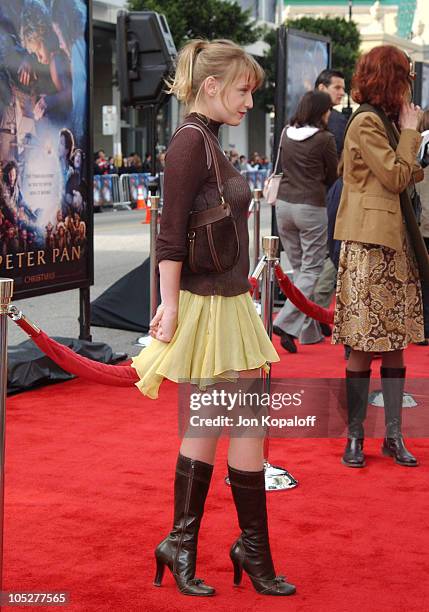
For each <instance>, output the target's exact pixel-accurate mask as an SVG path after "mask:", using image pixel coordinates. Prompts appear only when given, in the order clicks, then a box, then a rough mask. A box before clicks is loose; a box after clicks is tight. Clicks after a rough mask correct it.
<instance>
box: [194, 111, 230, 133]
mask: <svg viewBox="0 0 429 612" xmlns="http://www.w3.org/2000/svg"><path fill="white" fill-rule="evenodd" d="M188 117H189V118H192V119H198V121H201V122H202V123H204V125H205V126H206V127H208V128H209V130H210V131H211V132H212V133H213V134H214V135H215V136H216V138H217V137H218V136H219V128H220V126H221V125H222V124H221V123H219V122H218V121H215V120H214V119H210V117H206V116H205V115H202V114H201V113H189V115H188V116H187V118H188Z"/></svg>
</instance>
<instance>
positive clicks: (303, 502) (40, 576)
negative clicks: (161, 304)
mask: <svg viewBox="0 0 429 612" xmlns="http://www.w3.org/2000/svg"><path fill="white" fill-rule="evenodd" d="M280 350H281V349H280ZM281 354H282V362H281V364H280V365H277V366H275V371H274V375H275V376H276V377H280V376H295V377H297V376H319V377H320V376H332V377H333V376H338V377H340V376H342V375H343V370H344V364H345V362H344V360H343V353H342V348H341V347H331V346H330V345H329V343H325V345H316V346H311V347H310V346H307V347H299V352H298V354H296V355H288V354H285V353H284V351H282V350H281ZM407 361H408V366H409V371H410V373H411V372H412V373H413V375H419V376H423V375H425V374H426V371H427V365H428V363H429V350H428V349H427V348H422V347H412V348H410V349H409V351H408V355H407ZM376 369H378V366H377V368H376ZM176 395H177V388H176V386H175V385H173V384H172V383H169V382H167V383H165V385H164V386H163V389H162V394H161V398H160V400H159V401H157V402H154V401H151V400H147V399H145V398H143V397H142V396H141V395H140V394H139V393H138V392H137V390H134V389H124V388H117V389H116V388H111V387H109V388H108V387H104V386H100V385H91V384H89V383H86V382H82V381H79V380H74V381H71V382H68V383H62V384H60V385H55V386H50V387H45V388H43V389H41V390H39V391H34V392H30V393H25V394H22V395H18V396H16V397H13V398H11V399H10V400H9V401H8V406H7V409H8V422H7V473H6V478H7V480H6V500H5V503H6V517H5V570H4V574H5V578H4V586H3V589H4V590H11V591H12V590H13V591H35V592H40V591H67V592H69V593H70V597H71V602H70V604H69V605H68V606H65V607H64V608H54V609H65V610H72V611H74V610H76V611H77V610H79V611H85V612H92V611H99V610H100V611H104V610H106V611H108V610H109V611H110V610H111V611H121V612H122V611H152V610H153V611H155V610H159V611H164V610H173V611H174V610H180V611H188V610H189V611H191V610H192V611H194V610H198V611H200V610H205V609H207V610H213V611H216V612H217V611H224V610H225V611H229V610H235V609H239V610H244V611H247V610H248V611H249V612H250V610H258V611H265V610H267V611H268V610H269V611H270V612H271V611H273V610H285V609H289V610H294V611H306V612H307V611H308V612H319V611H322V610H323V611H325V610H328V611H329V612H337V611H338V612H340V611H341V612H361V611H362V610H365V612H368V611H369V612H381V611H384V610H392V611H394V612H400V611H401V612H402V611H405V610H406V611H408V610H413V611H414V610H416V611H423V610H429V586H428V580H427V575H428V572H429V556H428V552H427V551H428V548H429V534H428V523H429V495H428V493H427V485H428V477H429V444H428V441H427V440H423V439H421V440H415V439H414V440H412V441H411V442H410V449H411V450H412V451H415V453H416V455H418V457H419V459H420V461H421V464H422V465H421V467H419V468H417V469H407V468H403V467H400V466H397V465H395V464H393V462H392V460H390V459H387V458H383V457H381V455H380V453H379V447H380V440H368V442H367V445H366V449H367V456H368V467H367V468H365V469H362V470H351V469H347V468H344V467H343V466H342V465H341V464H340V456H341V453H342V449H343V441H342V440H316V439H312V440H311V439H310V440H273V441H272V442H271V446H270V459H271V461H272V463H274V464H281V465H284V466H285V467H287V468H288V469H289V470H290V471H291V473H292V474H293V475H295V476H296V477H297V478H298V480H299V481H300V484H299V486H298V487H297V488H296V489H294V490H292V491H288V492H282V493H271V494H269V496H268V498H269V511H270V530H271V538H272V548H273V555H274V558H275V562H276V567H277V571H278V572H279V573H285V574H286V576H287V577H288V578H289V580H290V581H291V582H294V583H295V584H296V585H297V587H298V592H297V594H296V595H295V596H292V597H289V598H286V599H282V598H280V599H277V598H268V597H263V596H260V595H257V594H256V593H255V592H254V591H253V589H252V587H251V585H250V582H249V581H248V580H247V578H244V579H243V584H242V586H241V587H239V588H234V587H233V586H232V567H231V564H230V561H229V556H228V547H229V545H230V544H231V542H232V540H233V538H234V537H235V536H236V534H237V523H236V518H235V514H234V508H233V504H232V501H231V496H230V491H229V490H228V489H227V488H226V487H225V486H224V484H223V477H224V475H225V462H226V441H225V440H222V441H221V443H220V448H219V453H218V457H217V461H216V468H215V474H214V478H213V483H212V489H211V491H210V494H209V498H208V502H207V506H206V507H207V512H206V515H205V517H204V520H203V524H202V529H201V536H200V554H199V566H198V576H202V577H203V578H205V580H206V582H207V583H209V584H213V585H214V586H215V587H217V591H218V594H217V596H216V597H214V598H212V599H196V598H191V597H184V596H181V595H179V594H178V593H177V591H176V588H175V585H174V584H173V580H172V578H171V576H170V575H169V574H168V573H167V572H166V577H165V579H164V585H163V586H162V587H161V588H156V587H153V586H152V580H153V576H154V572H155V567H154V560H153V549H154V547H155V545H156V544H157V543H158V541H159V540H160V539H161V538H162V537H163V536H164V534H166V532H167V531H168V530H169V528H170V525H171V519H172V504H171V500H172V485H173V471H174V464H175V460H176V453H177V449H178V446H179V440H178V438H177V433H176V431H177V426H176V418H177V414H176ZM14 609H16V610H28V609H29V608H25V607H15V608H14ZM31 609H34V610H49V609H51V608H48V607H34V608H31Z"/></svg>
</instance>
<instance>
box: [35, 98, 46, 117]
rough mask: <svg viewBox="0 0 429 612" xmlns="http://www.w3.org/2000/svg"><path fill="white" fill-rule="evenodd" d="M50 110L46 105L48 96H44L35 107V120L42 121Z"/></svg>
mask: <svg viewBox="0 0 429 612" xmlns="http://www.w3.org/2000/svg"><path fill="white" fill-rule="evenodd" d="M47 110H48V105H47V104H46V96H42V97H41V98H40V100H39V101H38V103H37V104H36V106H35V107H34V118H35V120H36V121H40V119H42V117H44V115H45V113H46V111H47Z"/></svg>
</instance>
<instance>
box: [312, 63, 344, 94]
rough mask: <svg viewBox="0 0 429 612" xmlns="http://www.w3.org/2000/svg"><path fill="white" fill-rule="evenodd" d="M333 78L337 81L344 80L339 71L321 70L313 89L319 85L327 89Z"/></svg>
mask: <svg viewBox="0 0 429 612" xmlns="http://www.w3.org/2000/svg"><path fill="white" fill-rule="evenodd" d="M333 77H337V78H338V79H344V74H343V73H342V72H341V71H340V70H331V69H330V68H326V70H322V72H321V73H320V74H319V76H318V77H317V79H316V82H315V83H314V89H317V88H318V87H319V85H324V86H325V87H329V85H330V84H331V80H332V78H333Z"/></svg>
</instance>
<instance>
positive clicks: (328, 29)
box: [261, 17, 361, 109]
mask: <svg viewBox="0 0 429 612" xmlns="http://www.w3.org/2000/svg"><path fill="white" fill-rule="evenodd" d="M285 25H286V26H287V27H289V28H293V29H295V30H303V31H305V32H313V33H315V34H321V35H322V36H329V38H330V39H331V41H332V61H331V65H332V67H333V68H335V69H336V70H341V72H343V73H344V75H345V77H346V88H349V87H350V81H351V77H352V74H353V70H354V67H355V64H356V61H357V59H358V57H359V47H360V42H361V40H360V35H359V30H358V29H357V26H356V24H355V22H354V21H347V20H346V19H343V18H340V17H323V18H315V17H301V18H300V19H289V20H287V21H286V22H285ZM264 40H265V42H266V43H267V44H268V47H269V48H268V50H267V52H266V53H265V55H264V57H263V59H262V61H261V64H262V65H263V67H264V69H265V72H266V74H267V88H266V89H265V90H264V91H263V92H262V95H261V101H262V103H263V104H264V106H265V107H266V108H267V109H270V108H272V106H273V104H274V88H275V53H276V31H275V30H270V31H268V32H266V33H265V37H264Z"/></svg>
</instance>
